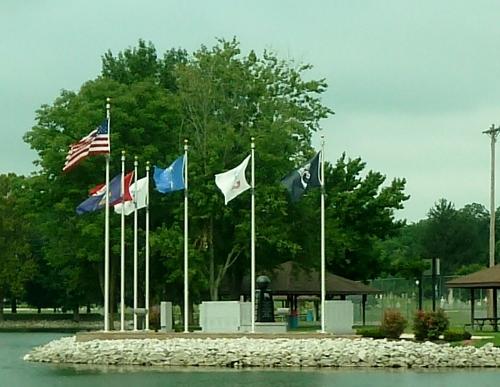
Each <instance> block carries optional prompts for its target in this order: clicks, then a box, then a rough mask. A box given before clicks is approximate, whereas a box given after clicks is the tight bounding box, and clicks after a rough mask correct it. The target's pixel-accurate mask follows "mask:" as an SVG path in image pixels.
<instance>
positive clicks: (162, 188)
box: [153, 156, 184, 193]
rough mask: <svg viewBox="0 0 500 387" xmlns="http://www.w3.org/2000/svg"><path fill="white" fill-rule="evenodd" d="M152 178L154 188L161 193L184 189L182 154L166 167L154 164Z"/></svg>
mask: <svg viewBox="0 0 500 387" xmlns="http://www.w3.org/2000/svg"><path fill="white" fill-rule="evenodd" d="M153 179H154V181H155V185H156V190H157V191H159V192H161V193H169V192H173V191H179V190H181V189H184V156H180V157H179V158H178V159H177V160H175V161H174V162H173V163H172V164H171V165H170V167H168V168H166V169H163V168H159V167H157V166H155V167H154V173H153Z"/></svg>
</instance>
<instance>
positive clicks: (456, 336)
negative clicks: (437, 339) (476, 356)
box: [443, 328, 471, 341]
mask: <svg viewBox="0 0 500 387" xmlns="http://www.w3.org/2000/svg"><path fill="white" fill-rule="evenodd" d="M443 338H444V340H445V341H462V340H469V339H470V338H471V334H470V332H467V331H466V330H465V329H463V328H451V329H448V330H446V331H445V332H444V333H443Z"/></svg>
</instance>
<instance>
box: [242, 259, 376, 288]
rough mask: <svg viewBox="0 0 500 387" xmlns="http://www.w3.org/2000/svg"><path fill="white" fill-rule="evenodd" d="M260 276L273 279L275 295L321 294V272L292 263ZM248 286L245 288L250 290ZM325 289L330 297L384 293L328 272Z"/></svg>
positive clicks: (272, 286)
mask: <svg viewBox="0 0 500 387" xmlns="http://www.w3.org/2000/svg"><path fill="white" fill-rule="evenodd" d="M260 274H265V275H267V276H269V278H270V279H271V284H270V288H271V290H272V292H273V294H275V295H302V296H305V295H320V294H321V277H320V272H319V271H317V270H313V269H306V268H304V267H302V266H300V265H298V264H297V263H295V262H292V261H288V262H285V263H282V264H281V265H279V266H277V267H276V268H275V269H274V270H273V271H272V272H269V273H257V276H258V275H260ZM245 282H246V281H245ZM248 285H249V284H248ZM248 285H247V286H245V288H248V287H249V286H248ZM325 287H326V294H328V295H355V294H377V293H382V291H380V290H378V289H375V288H372V287H371V286H368V285H365V284H363V283H361V282H357V281H352V280H350V279H347V278H344V277H341V276H338V275H335V274H331V273H328V272H327V273H326V274H325Z"/></svg>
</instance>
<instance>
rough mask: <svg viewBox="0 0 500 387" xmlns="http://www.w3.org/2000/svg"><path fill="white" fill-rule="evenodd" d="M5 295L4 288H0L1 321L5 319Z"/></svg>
mask: <svg viewBox="0 0 500 387" xmlns="http://www.w3.org/2000/svg"><path fill="white" fill-rule="evenodd" d="M3 295H4V291H3V289H2V288H0V321H3V320H4V316H3V306H4V305H3Z"/></svg>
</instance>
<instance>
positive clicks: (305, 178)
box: [281, 152, 321, 202]
mask: <svg viewBox="0 0 500 387" xmlns="http://www.w3.org/2000/svg"><path fill="white" fill-rule="evenodd" d="M320 153H321V152H318V153H317V154H316V156H314V157H313V158H312V159H311V160H309V161H308V162H307V163H306V164H304V165H303V166H301V167H300V168H299V169H297V170H295V171H293V172H290V173H289V174H288V175H286V176H285V177H284V178H283V179H282V180H281V184H283V185H284V186H285V188H286V189H287V190H288V192H289V193H290V197H291V200H292V202H296V201H298V200H299V199H300V197H301V196H302V194H303V193H304V192H305V191H306V189H308V188H309V187H320V186H321V177H320Z"/></svg>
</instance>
